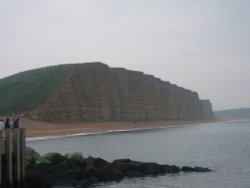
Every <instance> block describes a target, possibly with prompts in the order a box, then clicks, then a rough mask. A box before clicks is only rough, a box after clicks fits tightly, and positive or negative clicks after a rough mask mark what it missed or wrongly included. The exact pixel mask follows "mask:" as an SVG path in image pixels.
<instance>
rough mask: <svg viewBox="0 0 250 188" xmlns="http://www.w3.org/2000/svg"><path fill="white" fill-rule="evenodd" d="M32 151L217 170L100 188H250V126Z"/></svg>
mask: <svg viewBox="0 0 250 188" xmlns="http://www.w3.org/2000/svg"><path fill="white" fill-rule="evenodd" d="M28 145H29V146H31V147H33V148H34V149H36V150H37V151H38V152H40V153H41V154H45V153H48V152H54V151H56V152H60V153H62V154H65V153H70V152H82V153H83V155H84V156H86V157H87V156H89V155H92V156H93V157H102V158H104V159H106V160H108V161H112V160H113V159H117V158H130V159H133V160H139V161H151V162H158V163H161V164H174V165H178V166H183V165H188V166H203V167H208V168H210V169H212V170H213V171H212V172H210V173H182V174H177V175H163V176H159V177H146V178H137V179H125V180H122V181H121V182H119V183H116V182H113V183H108V184H102V185H100V186H98V187H101V188H118V187H119V188H151V187H155V188H163V187H164V188H166V187H167V188H212V187H213V188H215V187H216V188H249V187H250V120H241V121H231V122H226V123H215V124H203V125H200V126H185V127H175V128H166V129H159V130H150V131H136V132H123V133H113V134H104V135H91V136H78V137H70V138H59V139H54V140H43V141H29V142H28Z"/></svg>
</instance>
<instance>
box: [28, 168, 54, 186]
mask: <svg viewBox="0 0 250 188" xmlns="http://www.w3.org/2000/svg"><path fill="white" fill-rule="evenodd" d="M52 184H53V177H51V176H50V175H48V174H46V175H45V174H43V173H42V172H39V171H37V170H27V172H26V179H25V187H26V188H34V187H36V188H44V187H50V186H51V185H52Z"/></svg>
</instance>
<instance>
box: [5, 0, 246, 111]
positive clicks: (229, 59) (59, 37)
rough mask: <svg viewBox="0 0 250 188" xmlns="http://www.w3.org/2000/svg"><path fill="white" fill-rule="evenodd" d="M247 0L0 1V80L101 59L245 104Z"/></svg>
mask: <svg viewBox="0 0 250 188" xmlns="http://www.w3.org/2000/svg"><path fill="white" fill-rule="evenodd" d="M249 10H250V1H249V0H126V1H124V0H36V1H34V0H0V65H1V67H0V79H1V78H4V77H7V76H10V75H12V74H15V73H18V72H22V71H25V70H30V69H35V68H39V67H45V66H50V65H58V64H70V63H84V62H96V61H99V62H103V63H105V64H108V65H109V66H110V67H123V68H126V69H129V70H136V71H142V72H144V73H145V74H151V75H154V76H156V77H158V78H161V79H162V80H164V81H169V82H171V83H173V84H177V85H178V86H181V87H184V88H187V89H190V90H192V91H196V92H198V93H199V96H200V98H201V99H209V100H210V101H211V103H212V104H213V109H214V110H222V109H229V108H242V107H250V99H249V96H250V87H249V80H250V20H249V19H250V11H249Z"/></svg>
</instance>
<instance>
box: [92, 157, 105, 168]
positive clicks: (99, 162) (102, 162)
mask: <svg viewBox="0 0 250 188" xmlns="http://www.w3.org/2000/svg"><path fill="white" fill-rule="evenodd" d="M107 164H108V162H107V161H105V160H104V159H102V158H99V157H98V158H96V159H94V165H95V167H98V168H101V167H102V166H105V165H107Z"/></svg>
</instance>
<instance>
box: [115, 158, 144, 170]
mask: <svg viewBox="0 0 250 188" xmlns="http://www.w3.org/2000/svg"><path fill="white" fill-rule="evenodd" d="M112 164H113V166H114V167H116V168H117V169H119V170H120V171H121V172H122V173H126V172H127V171H128V170H132V171H139V172H143V171H144V170H145V169H146V168H147V167H146V166H145V163H142V162H138V161H131V160H129V159H121V160H115V161H113V163H112Z"/></svg>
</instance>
